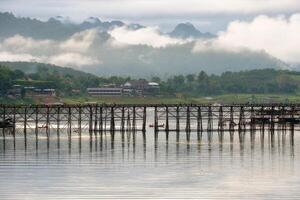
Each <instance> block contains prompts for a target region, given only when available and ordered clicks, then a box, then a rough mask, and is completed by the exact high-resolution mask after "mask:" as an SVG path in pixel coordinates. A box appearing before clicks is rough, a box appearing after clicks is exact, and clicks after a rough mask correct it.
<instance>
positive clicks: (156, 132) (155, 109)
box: [154, 106, 158, 141]
mask: <svg viewBox="0 0 300 200" xmlns="http://www.w3.org/2000/svg"><path fill="white" fill-rule="evenodd" d="M157 138H158V116H157V106H155V107H154V139H155V141H157Z"/></svg>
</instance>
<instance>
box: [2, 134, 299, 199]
mask: <svg viewBox="0 0 300 200" xmlns="http://www.w3.org/2000/svg"><path fill="white" fill-rule="evenodd" d="M210 134H211V135H210V136H212V138H211V141H210V140H209V138H208V137H207V136H208V135H209V134H208V133H206V132H203V134H202V140H201V141H199V140H197V133H195V132H191V136H190V137H191V138H190V141H187V140H186V133H185V132H181V133H180V140H179V142H176V133H174V132H170V133H169V139H168V141H167V140H166V133H165V132H160V133H159V138H158V142H157V143H155V141H154V133H153V130H151V129H150V128H149V129H148V130H147V132H146V138H143V134H142V133H141V132H137V133H136V134H135V135H134V134H133V133H130V132H127V133H125V135H124V138H122V136H121V133H119V132H116V133H115V138H114V140H112V138H111V137H110V133H109V132H107V133H106V134H103V137H102V139H101V137H99V135H98V136H97V137H95V136H93V137H92V140H91V139H90V136H89V134H88V133H87V134H83V136H82V137H81V139H80V138H79V137H78V136H76V135H74V136H73V137H72V139H71V140H69V139H68V137H65V136H62V137H61V138H60V140H57V138H56V137H55V136H53V137H52V138H51V139H50V140H49V143H48V142H47V138H46V137H42V136H41V137H39V142H38V146H36V141H35V135H34V134H32V135H31V134H29V135H28V138H27V146H26V150H25V145H24V138H23V137H22V135H17V138H16V145H15V148H14V142H13V138H12V137H10V136H8V137H6V138H5V141H3V140H2V141H0V142H1V143H0V145H1V146H0V147H1V148H0V175H1V182H0V199H41V198H42V199H99V198H103V199H119V198H129V199H132V198H159V199H162V198H172V199H174V198H179V199H188V198H190V199H254V198H255V199H298V198H299V197H300V191H299V190H298V189H299V186H300V180H299V175H300V173H299V171H298V170H297V169H298V168H299V167H300V160H299V156H298V155H299V153H300V149H299V146H298V144H299V142H300V139H299V136H298V135H299V132H298V131H295V137H294V140H293V141H291V140H290V133H289V132H286V133H282V132H275V133H274V137H271V134H270V133H269V132H268V131H266V132H265V133H264V137H262V136H263V134H262V133H260V132H259V131H258V132H256V133H255V134H252V137H250V136H251V133H250V132H246V133H242V134H241V135H239V133H238V132H237V131H236V132H235V133H234V140H233V143H231V142H230V137H229V133H228V132H224V133H223V137H222V140H220V137H219V135H218V133H217V132H214V133H210ZM53 135H55V134H53ZM243 135H244V139H241V137H239V136H243ZM134 136H135V137H134ZM254 136H255V137H254ZM293 143H294V144H293ZM4 144H5V145H4Z"/></svg>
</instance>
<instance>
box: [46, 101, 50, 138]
mask: <svg viewBox="0 0 300 200" xmlns="http://www.w3.org/2000/svg"><path fill="white" fill-rule="evenodd" d="M49 126H50V109H49V106H47V110H46V135H47V140H48V141H49V138H50V127H49Z"/></svg>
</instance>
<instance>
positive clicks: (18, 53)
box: [0, 13, 287, 77]
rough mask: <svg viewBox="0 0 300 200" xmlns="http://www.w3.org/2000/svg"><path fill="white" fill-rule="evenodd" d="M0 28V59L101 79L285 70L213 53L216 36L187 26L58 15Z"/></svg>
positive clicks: (6, 21)
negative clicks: (71, 70)
mask: <svg viewBox="0 0 300 200" xmlns="http://www.w3.org/2000/svg"><path fill="white" fill-rule="evenodd" d="M0 27H1V29H0V61H30V62H31V61H34V62H44V63H51V64H56V65H59V66H64V67H70V68H74V69H79V70H81V71H85V72H88V73H93V74H96V75H103V76H108V75H123V76H136V77H150V76H170V75H176V74H187V73H198V72H200V71H201V70H204V71H206V72H207V73H215V74H220V73H223V72H225V71H229V70H230V71H240V70H248V69H260V68H277V69H278V68H282V67H286V66H287V64H286V63H284V62H282V61H281V60H279V59H276V58H275V57H272V56H271V55H269V54H267V53H266V52H263V51H250V50H247V49H243V50H238V51H232V50H231V49H229V50H228V49H223V48H221V49H215V48H214V47H213V46H212V47H211V46H210V45H211V41H213V40H214V39H215V38H216V37H217V36H216V35H214V34H211V33H206V32H202V31H200V30H198V29H197V28H196V27H195V26H194V25H193V24H191V23H188V22H187V23H180V24H178V25H177V26H176V27H175V28H174V30H172V31H170V32H168V33H163V32H162V31H160V30H159V29H158V28H156V27H147V26H144V25H140V24H126V23H124V22H122V21H102V20H100V19H99V18H97V17H90V18H88V19H86V20H85V21H83V22H81V23H74V22H72V21H71V20H69V19H68V18H64V17H61V16H57V17H52V18H50V19H49V20H47V21H41V20H37V19H32V18H24V17H16V16H14V15H13V14H12V13H0ZM199 46H200V47H201V48H199ZM199 49H200V50H199Z"/></svg>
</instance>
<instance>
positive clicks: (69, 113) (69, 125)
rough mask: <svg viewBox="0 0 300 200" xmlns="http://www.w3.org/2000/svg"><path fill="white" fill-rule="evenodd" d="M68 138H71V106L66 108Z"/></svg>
mask: <svg viewBox="0 0 300 200" xmlns="http://www.w3.org/2000/svg"><path fill="white" fill-rule="evenodd" d="M68 138H69V140H71V138H72V110H71V106H69V107H68Z"/></svg>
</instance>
